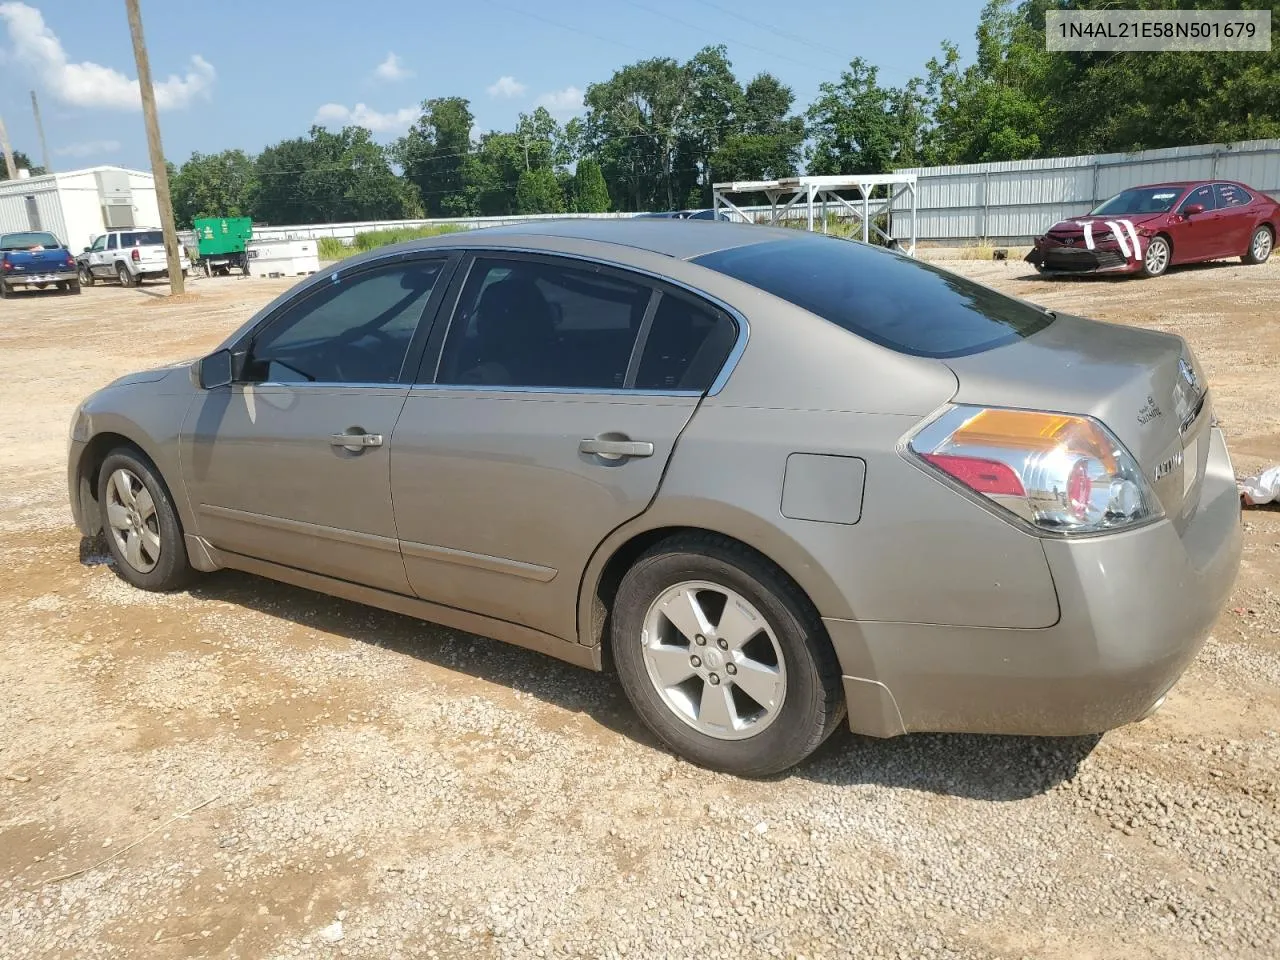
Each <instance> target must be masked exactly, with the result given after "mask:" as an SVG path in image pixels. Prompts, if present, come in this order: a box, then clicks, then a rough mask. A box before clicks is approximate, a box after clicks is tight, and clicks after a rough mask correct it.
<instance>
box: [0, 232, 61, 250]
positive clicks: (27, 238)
mask: <svg viewBox="0 0 1280 960" xmlns="http://www.w3.org/2000/svg"><path fill="white" fill-rule="evenodd" d="M61 246H62V244H60V243H59V242H58V238H57V237H55V236H54V235H53V234H52V233H6V234H5V235H4V236H3V237H0V250H35V249H36V248H38V247H43V248H45V249H51V248H52V249H57V248H58V247H61Z"/></svg>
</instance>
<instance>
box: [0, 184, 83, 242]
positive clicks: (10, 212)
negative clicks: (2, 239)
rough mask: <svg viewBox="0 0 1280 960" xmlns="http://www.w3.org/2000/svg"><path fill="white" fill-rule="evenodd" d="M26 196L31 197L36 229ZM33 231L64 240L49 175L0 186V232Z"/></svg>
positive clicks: (61, 223)
mask: <svg viewBox="0 0 1280 960" xmlns="http://www.w3.org/2000/svg"><path fill="white" fill-rule="evenodd" d="M28 197H31V198H33V201H34V206H35V210H36V217H37V219H38V220H39V224H38V226H37V225H36V224H33V223H32V222H31V220H32V218H31V211H30V207H31V203H29V202H28V200H27V198H28ZM32 229H39V230H47V231H48V232H49V233H52V234H53V235H54V236H56V237H57V238H58V239H59V240H61V241H62V242H63V243H66V241H67V225H66V223H65V222H64V221H63V217H62V203H61V201H60V200H59V197H58V191H57V188H56V186H55V184H54V178H53V177H52V176H48V177H31V178H30V179H25V180H5V181H4V182H3V183H0V233H17V232H21V231H24V230H32Z"/></svg>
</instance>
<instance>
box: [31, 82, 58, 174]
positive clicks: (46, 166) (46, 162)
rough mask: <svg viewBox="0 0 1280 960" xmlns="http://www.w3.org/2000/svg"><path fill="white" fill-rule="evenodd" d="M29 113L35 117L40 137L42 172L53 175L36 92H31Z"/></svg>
mask: <svg viewBox="0 0 1280 960" xmlns="http://www.w3.org/2000/svg"><path fill="white" fill-rule="evenodd" d="M31 112H32V113H34V114H35V115H36V133H38V134H39V135H40V154H41V156H43V157H44V172H45V173H53V164H52V163H50V162H49V144H48V143H47V142H46V141H45V139H44V124H43V123H42V122H41V121H40V101H39V100H37V99H36V92H35V91H34V90H32V91H31Z"/></svg>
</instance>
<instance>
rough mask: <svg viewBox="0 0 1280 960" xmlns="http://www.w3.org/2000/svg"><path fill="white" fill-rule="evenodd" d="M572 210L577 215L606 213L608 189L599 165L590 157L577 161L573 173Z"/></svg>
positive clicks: (607, 208)
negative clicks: (576, 166)
mask: <svg viewBox="0 0 1280 960" xmlns="http://www.w3.org/2000/svg"><path fill="white" fill-rule="evenodd" d="M573 209H574V210H576V211H577V212H578V213H606V212H607V211H608V210H609V188H608V187H607V186H606V185H605V182H604V174H603V173H602V172H601V170H600V164H599V163H597V162H596V161H595V160H592V159H591V158H590V157H587V158H585V159H582V160H579V161H578V169H577V170H575V171H574V173H573Z"/></svg>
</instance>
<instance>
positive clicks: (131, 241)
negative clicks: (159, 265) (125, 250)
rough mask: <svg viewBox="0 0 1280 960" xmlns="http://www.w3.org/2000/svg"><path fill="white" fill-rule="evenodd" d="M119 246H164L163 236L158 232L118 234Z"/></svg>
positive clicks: (146, 231)
mask: <svg viewBox="0 0 1280 960" xmlns="http://www.w3.org/2000/svg"><path fill="white" fill-rule="evenodd" d="M120 246H122V247H152V246H161V247H162V246H164V234H163V233H161V232H160V231H159V230H142V231H139V232H138V233H122V234H120Z"/></svg>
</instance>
